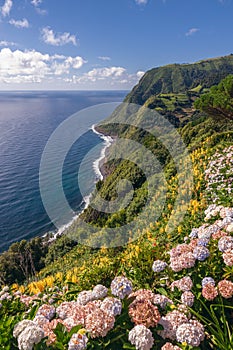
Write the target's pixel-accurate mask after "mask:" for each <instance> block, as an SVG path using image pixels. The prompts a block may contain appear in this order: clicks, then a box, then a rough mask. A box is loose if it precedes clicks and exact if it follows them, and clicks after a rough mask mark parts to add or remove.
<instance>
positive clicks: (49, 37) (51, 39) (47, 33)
mask: <svg viewBox="0 0 233 350" xmlns="http://www.w3.org/2000/svg"><path fill="white" fill-rule="evenodd" d="M41 33H42V39H43V41H44V42H45V43H46V44H50V45H54V46H62V45H66V44H69V43H71V44H73V45H77V40H76V37H75V35H71V34H70V33H66V32H65V33H54V32H53V30H52V29H51V28H49V27H45V28H43V29H42V31H41Z"/></svg>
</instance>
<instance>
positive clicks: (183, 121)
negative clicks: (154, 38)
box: [0, 55, 233, 350]
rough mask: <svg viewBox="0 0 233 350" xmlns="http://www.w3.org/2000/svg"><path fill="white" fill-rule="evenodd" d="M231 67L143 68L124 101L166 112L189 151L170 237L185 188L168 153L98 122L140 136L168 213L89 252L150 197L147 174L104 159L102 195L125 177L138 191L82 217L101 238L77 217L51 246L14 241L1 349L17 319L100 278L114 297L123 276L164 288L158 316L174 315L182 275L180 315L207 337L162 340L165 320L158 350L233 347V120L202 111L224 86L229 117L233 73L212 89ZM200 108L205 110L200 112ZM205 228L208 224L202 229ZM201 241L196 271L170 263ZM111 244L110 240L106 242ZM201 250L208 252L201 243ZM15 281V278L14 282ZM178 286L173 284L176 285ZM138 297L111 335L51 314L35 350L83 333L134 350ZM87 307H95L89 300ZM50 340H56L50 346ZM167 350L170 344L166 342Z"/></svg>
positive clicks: (2, 261) (5, 264)
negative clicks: (188, 171)
mask: <svg viewBox="0 0 233 350" xmlns="http://www.w3.org/2000/svg"><path fill="white" fill-rule="evenodd" d="M231 73H233V56H232V55H231V56H229V57H226V58H220V59H215V60H209V61H203V62H199V63H197V64H193V65H171V66H167V67H162V68H157V69H154V70H152V71H150V72H148V73H146V74H145V76H144V77H143V78H142V80H141V82H140V83H139V85H138V86H136V87H135V88H134V89H133V91H132V92H131V93H130V94H129V96H128V97H127V98H126V101H127V102H134V103H139V104H144V105H145V106H146V107H149V108H151V109H154V110H157V111H159V112H162V113H161V114H163V115H164V117H165V118H167V119H169V118H170V119H169V120H170V121H172V122H173V125H175V127H176V128H177V130H178V132H179V133H180V135H181V137H182V139H183V141H184V142H185V144H186V146H187V148H188V150H189V152H190V157H191V160H192V166H193V175H194V190H193V193H192V198H191V201H190V202H189V205H188V210H187V213H186V215H185V217H184V219H183V221H182V222H176V223H175V227H174V230H173V231H172V232H169V233H168V232H167V230H166V227H167V224H168V222H169V219H170V217H171V215H172V214H173V212H174V208H175V201H176V197H177V193H178V190H181V191H183V193H184V194H185V191H186V184H185V183H184V184H183V186H182V187H181V188H178V186H179V182H178V176H179V175H178V174H177V172H176V169H175V166H174V163H173V160H172V159H171V156H170V154H169V152H168V150H167V149H166V148H165V147H164V146H163V144H162V143H161V142H159V141H158V140H157V139H156V138H154V137H152V136H151V134H149V133H147V132H145V131H144V130H141V129H139V130H138V129H136V128H133V127H128V126H122V125H121V126H119V125H117V124H114V123H113V124H112V125H110V124H108V125H107V126H105V125H101V126H99V129H100V130H101V131H102V132H105V133H107V134H111V135H114V136H118V137H122V138H126V139H131V140H135V141H137V142H139V143H140V144H142V145H144V146H145V147H146V148H147V149H149V150H151V152H153V154H154V155H155V156H156V158H157V159H159V161H160V163H161V165H162V169H163V172H164V174H165V178H166V182H167V184H166V185H167V188H166V202H165V204H164V208H163V211H162V214H161V216H160V217H159V218H158V219H156V220H149V217H148V216H146V215H145V216H142V217H140V220H139V219H138V220H137V225H138V226H136V229H135V232H131V231H129V232H128V236H127V239H128V240H127V244H126V245H125V246H123V247H116V248H109V249H107V248H105V246H104V244H103V246H102V247H101V248H100V249H94V248H90V246H95V242H97V241H99V240H100V238H101V237H102V236H103V235H104V230H105V229H106V228H107V227H119V232H120V226H121V225H122V224H125V223H128V222H130V221H131V220H132V218H137V217H138V215H139V213H140V211H141V209H142V208H143V206H144V203H145V201H146V198H147V194H148V193H147V180H148V179H146V177H145V174H143V172H142V171H141V170H140V169H139V168H138V167H137V166H135V164H133V163H132V162H130V161H125V160H122V159H120V158H119V159H114V160H112V161H110V162H108V164H107V165H106V169H107V171H106V173H107V174H108V176H107V177H106V178H105V179H104V180H103V181H100V182H99V183H98V184H97V188H98V192H99V193H100V195H101V197H102V198H104V199H105V200H106V201H109V200H113V199H115V198H116V195H117V193H116V186H117V182H118V180H119V178H124V179H125V178H126V179H128V180H129V181H131V183H132V184H133V188H134V196H133V198H132V200H131V202H130V204H129V205H128V206H127V207H126V208H125V209H123V210H121V211H119V212H118V213H114V214H106V213H102V212H98V211H97V210H94V209H92V208H91V207H88V208H87V209H86V210H85V211H84V213H83V214H82V219H85V221H86V222H91V223H92V224H94V225H95V226H96V227H97V229H98V233H97V234H96V235H95V236H92V235H91V234H89V233H88V232H87V231H86V230H85V229H84V228H83V227H81V226H80V225H79V222H78V221H77V222H76V223H74V224H73V226H71V227H70V228H69V229H68V231H67V235H65V236H63V237H61V238H59V239H57V240H56V241H55V242H53V243H52V244H49V245H47V244H44V242H42V241H41V239H38V238H37V239H34V243H33V241H30V242H25V241H23V242H20V243H16V244H15V245H13V246H11V247H10V249H9V251H8V252H5V253H3V254H2V255H1V257H0V271H2V274H1V283H2V284H3V285H4V284H11V287H10V289H9V290H7V289H5V291H2V292H0V298H1V300H0V302H1V305H0V317H1V321H0V344H1V346H2V349H10V350H11V349H12V350H14V349H15V350H16V349H18V347H17V340H16V338H15V337H13V329H14V327H15V325H16V324H17V323H18V322H19V321H21V320H22V319H23V318H25V317H26V318H27V319H30V320H33V319H34V318H35V316H36V315H37V312H38V309H39V308H40V307H44V304H46V307H48V306H49V305H50V306H51V305H53V306H54V307H55V308H56V310H59V309H58V307H59V306H61V305H63V304H62V303H63V302H71V301H76V300H77V298H81V297H80V295H82V294H80V292H82V291H83V290H89V291H90V290H92V289H93V288H94V286H96V285H97V284H102V285H104V286H106V287H107V288H108V291H107V295H108V296H112V295H115V296H117V295H116V294H114V290H113V288H111V291H110V289H109V288H110V287H111V282H112V280H113V279H114V278H115V277H116V276H125V277H127V278H128V279H129V280H130V281H131V282H132V285H133V289H134V290H139V289H147V290H149V291H151V292H153V293H154V294H159V295H160V298H163V297H167V298H169V299H171V300H172V303H170V304H168V305H167V306H166V307H165V309H164V308H161V305H160V306H158V311H159V313H160V316H162V317H166V316H167V315H170V314H169V313H171V312H173V311H174V310H176V311H179V312H180V311H181V309H180V304H181V298H184V296H183V297H182V295H183V294H182V291H181V290H180V289H179V288H178V287H177V280H181V279H182V278H183V277H190V278H191V279H192V283H193V286H192V287H191V293H192V294H193V296H194V298H195V302H194V304H193V305H192V306H191V305H186V306H187V308H186V309H185V311H184V310H183V311H182V312H183V313H184V314H185V315H188V314H189V313H190V317H191V315H192V318H193V317H195V318H197V319H198V320H199V321H200V322H201V323H202V325H203V326H204V328H205V330H204V331H205V339H204V340H203V341H202V342H200V344H198V345H197V346H194V345H192V344H189V343H188V342H186V341H183V342H182V341H180V340H179V341H178V340H177V339H176V338H174V339H170V340H168V339H166V340H165V339H163V337H162V336H161V331H162V330H163V327H162V325H161V324H160V325H157V324H156V325H153V326H150V327H148V328H150V330H151V332H152V335H153V337H154V347H153V348H152V349H161V348H162V347H163V346H164V344H165V343H166V342H168V341H170V342H171V343H173V345H175V344H176V345H178V346H179V348H180V349H183V350H191V349H197V350H198V349H199V350H200V349H201V350H202V349H203V350H206V349H207V350H211V349H219V350H221V349H222V350H223V349H224V350H225V349H226V350H228V349H229V350H230V349H232V346H233V336H232V334H233V330H232V327H231V325H232V295H231V296H230V295H227V298H226V294H224V292H223V288H222V284H221V283H220V284H219V282H221V281H223V280H227V281H228V282H229V283H228V282H227V285H229V288H228V291H230V290H231V288H233V287H232V284H231V281H232V274H233V270H232V268H233V267H232V262H231V261H232V258H230V257H231V255H230V254H232V253H230V252H229V253H227V254H229V257H228V256H227V257H226V256H225V255H224V254H225V252H223V251H221V250H220V249H219V245H218V242H219V239H220V238H221V237H225V236H228V237H231V236H232V231H231V229H229V227H228V225H229V222H228V220H229V219H226V220H225V218H226V211H227V210H228V211H229V210H232V209H230V208H232V207H233V199H232V191H233V187H232V184H233V177H232V156H233V149H232V145H233V121H232V120H231V119H230V118H228V119H225V118H222V115H220V117H219V118H216V116H217V114H215V113H213V111H212V109H211V108H212V107H210V109H209V110H207V109H205V108H204V107H202V106H203V105H207V102H206V101H207V100H208V97H206V96H208V95H212V96H213V94H214V95H215V96H216V95H219V96H222V94H223V91H224V89H225V91H226V92H225V93H226V96H227V101H228V102H227V103H224V105H221V106H222V107H221V108H222V109H223V110H224V113H225V110H226V109H227V111H228V112H227V113H228V114H229V113H230V108H231V107H230V106H231V98H232V95H231V93H232V92H231V91H232V90H231V86H233V85H231V84H232V76H229V77H227V78H226V79H224V80H223V81H222V82H221V83H220V84H219V85H218V86H217V87H214V88H212V87H211V86H212V85H216V84H218V83H219V82H220V80H221V78H225V77H226V76H227V75H228V74H231ZM209 88H210V90H209ZM206 89H208V90H206ZM224 96H225V94H224ZM196 100H197V102H195V101H196ZM229 100H230V103H229ZM210 101H212V100H210ZM216 101H217V100H216ZM218 101H219V100H218ZM220 101H221V100H220ZM224 101H225V100H224ZM195 106H196V107H198V109H200V110H201V111H198V110H196V108H195ZM160 109H161V110H160ZM206 113H207V114H206ZM136 117H140V115H137V116H136ZM213 117H214V118H213ZM160 191H162V188H159V189H158V190H157V192H156V194H155V196H154V198H153V199H152V201H151V203H150V206H149V211H151V212H152V213H155V212H156V206H157V198H158V196H159V194H160V193H159V192H160ZM213 204H215V206H214V207H213V206H211V205H213ZM217 205H218V207H217ZM183 206H184V203H182V202H181V203H180V205H179V210H181V211H182V210H183ZM209 206H210V207H209ZM221 206H224V207H228V209H224V208H223V207H221ZM207 208H208V210H207ZM216 208H217V209H216ZM206 210H207V211H206ZM230 212H231V211H230ZM224 215H225V216H224ZM224 220H225V221H224ZM222 221H224V222H225V226H224V225H223V226H222V228H221V231H219V230H218V232H217V234H216V235H214V234H213V232H212V231H211V230H214V227H215V228H216V225H217V224H220V222H222ZM203 225H206V226H203ZM205 227H207V231H208V228H209V230H210V231H211V232H212V233H211V237H209V240H208V242H206V241H205V240H204V241H202V240H201V239H202V238H201V235H202V232H203V230H204V229H205ZM196 228H198V233H199V236H198V234H197V230H195V229H196ZM193 229H194V230H193ZM207 231H205V230H204V232H205V233H207ZM218 234H219V235H220V236H218ZM195 235H197V236H195ZM118 239H119V237H117V235H116V236H115V237H111V240H112V242H113V243H115V246H117V242H118ZM198 240H200V242H202V243H203V244H204V246H205V247H206V245H207V250H208V254H207V255H206V256H205V259H203V260H202V259H196V260H195V262H194V265H193V266H192V267H190V268H182V269H180V270H179V271H178V270H177V269H176V268H175V269H174V268H173V265H172V259H171V258H169V254H168V252H169V251H171V250H173V252H174V251H175V250H176V249H181V248H180V247H185V248H184V249H191V248H190V247H192V252H193V250H194V249H195V247H196V245H197V243H198ZM230 240H231V238H230ZM79 241H82V242H85V243H86V244H83V245H80V244H77V242H79ZM108 243H109V242H108V241H106V244H108ZM177 247H179V248H177ZM187 247H189V248H187ZM182 249H183V248H182ZM230 250H232V248H231V249H230ZM204 251H205V252H206V250H205V249H204ZM157 260H160V261H163V262H166V263H167V264H168V265H169V267H166V269H164V270H161V271H156V268H155V267H154V265H153V262H154V261H157ZM177 260H178V259H177ZM184 261H186V260H184ZM226 261H227V263H226ZM152 266H153V269H152ZM205 277H212V278H213V279H214V280H215V283H216V286H218V287H217V288H216V290H215V289H214V293H217V294H216V296H215V297H214V298H213V299H212V300H211V299H208V293H207V294H206V293H205V289H204V288H203V285H202V282H203V279H204V278H205ZM25 280H26V281H25ZM13 282H17V283H14V284H12V283H13ZM173 282H175V283H173ZM224 283H225V282H223V285H224ZM172 286H176V287H175V288H172ZM214 288H215V287H214ZM203 289H204V291H203ZM7 293H8V294H7ZM2 296H4V297H2ZM145 298H146V297H144V299H145ZM100 299H101V300H102V299H103V298H100ZM146 299H148V297H147V298H146ZM133 300H134V299H127V297H125V298H124V299H123V300H122V312H121V314H120V315H118V316H116V317H115V325H114V328H112V329H111V330H109V332H108V334H107V335H106V336H105V337H97V338H92V339H91V337H90V334H91V332H90V331H88V333H85V331H83V330H82V329H81V328H82V327H83V326H85V327H86V324H85V322H84V324H83V323H82V325H80V326H77V322H76V324H75V327H74V328H73V327H72V326H70V324H67V323H66V322H63V321H62V320H60V321H59V317H58V316H59V315H58V311H57V315H53V316H52V319H51V320H50V321H48V320H47V321H48V322H49V323H48V324H47V323H46V327H47V326H48V325H49V327H50V326H51V327H52V328H51V333H49V334H47V337H48V338H47V339H46V338H45V339H43V340H42V341H41V342H40V343H39V344H37V345H35V347H34V350H39V349H40V350H42V349H51V350H52V349H66V350H67V349H68V346H69V345H68V344H69V342H70V339H71V338H72V336H73V334H77V337H78V338H79V339H84V340H85V339H86V338H85V337H84V336H86V335H87V336H88V338H89V341H88V344H87V349H109V350H114V349H132V350H133V349H135V347H134V346H133V344H132V343H130V341H129V338H128V337H129V332H130V330H132V329H133V327H134V325H135V322H134V321H133V319H132V317H130V312H129V309H130V304H131V303H132V302H133ZM182 300H183V299H182ZM97 303H98V302H97ZM64 305H66V304H64ZM72 305H73V304H72ZM90 305H92V306H91V307H94V306H93V304H90ZM95 305H96V304H95ZM95 307H97V306H95ZM182 307H183V306H182ZM80 308H81V307H80ZM81 309H82V308H81ZM88 310H89V309H88ZM88 312H90V311H88ZM185 317H186V316H185ZM61 318H62V317H61ZM47 321H46V322H47ZM44 322H45V320H44ZM67 322H68V321H67ZM69 322H70V320H69ZM188 322H189V321H188ZM79 324H80V323H79ZM72 325H73V324H72ZM41 326H42V325H41ZM47 328H48V327H47ZM48 329H50V328H48ZM54 336H55V338H53V337H54ZM51 337H52V338H51ZM48 339H50V340H51V339H53V340H54V341H52V342H48ZM179 339H180V338H179ZM170 346H172V345H170ZM170 349H173V348H172V347H170ZM174 349H177V348H174Z"/></svg>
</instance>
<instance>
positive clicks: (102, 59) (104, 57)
mask: <svg viewBox="0 0 233 350" xmlns="http://www.w3.org/2000/svg"><path fill="white" fill-rule="evenodd" d="M98 59H99V60H101V61H111V57H109V56H99V57H98Z"/></svg>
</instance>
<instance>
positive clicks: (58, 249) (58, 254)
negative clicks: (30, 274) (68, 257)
mask: <svg viewBox="0 0 233 350" xmlns="http://www.w3.org/2000/svg"><path fill="white" fill-rule="evenodd" d="M76 245H77V242H76V241H74V240H73V239H72V238H70V237H68V236H66V235H65V236H62V237H60V238H59V239H56V240H55V241H54V242H53V243H52V244H50V245H49V246H48V252H47V254H46V257H45V264H46V265H48V264H50V263H52V262H54V261H55V260H57V259H60V258H62V257H63V256H64V255H65V254H67V253H68V252H69V251H71V250H72V249H73V247H75V246H76Z"/></svg>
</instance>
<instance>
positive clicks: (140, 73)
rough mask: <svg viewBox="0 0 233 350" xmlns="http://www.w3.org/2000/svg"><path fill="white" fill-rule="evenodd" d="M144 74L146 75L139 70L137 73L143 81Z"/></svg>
mask: <svg viewBox="0 0 233 350" xmlns="http://www.w3.org/2000/svg"><path fill="white" fill-rule="evenodd" d="M144 74H145V72H143V71H141V70H139V71H138V72H137V73H136V75H137V77H138V79H141V78H142V77H143V75H144Z"/></svg>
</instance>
